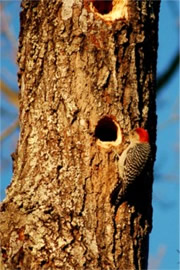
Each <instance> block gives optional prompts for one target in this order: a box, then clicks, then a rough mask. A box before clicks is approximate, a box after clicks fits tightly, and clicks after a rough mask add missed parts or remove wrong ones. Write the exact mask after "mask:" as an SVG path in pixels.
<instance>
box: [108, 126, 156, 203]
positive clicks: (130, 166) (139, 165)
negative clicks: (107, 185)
mask: <svg viewBox="0 0 180 270" xmlns="http://www.w3.org/2000/svg"><path fill="white" fill-rule="evenodd" d="M129 141H130V144H129V146H128V147H127V148H126V149H125V150H124V151H123V152H122V154H121V155H120V156H119V160H118V170H119V178H120V179H119V181H118V183H117V186H116V187H115V190H116V191H115V192H114V191H113V193H112V196H113V194H116V199H115V201H114V202H113V200H114V198H112V200H111V201H112V203H113V204H115V205H119V203H120V201H121V200H122V198H123V197H124V195H125V194H126V192H127V189H128V187H129V185H130V184H132V183H133V182H134V181H135V180H136V178H137V177H138V176H139V175H140V174H141V172H142V170H143V169H144V166H145V165H146V163H147V161H148V158H149V156H150V152H151V147H150V144H149V134H148V132H147V130H145V129H143V128H136V129H135V130H132V131H131V132H130V134H129ZM117 190H118V193H117Z"/></svg>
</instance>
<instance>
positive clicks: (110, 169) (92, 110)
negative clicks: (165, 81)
mask: <svg viewBox="0 0 180 270" xmlns="http://www.w3.org/2000/svg"><path fill="white" fill-rule="evenodd" d="M121 2H122V3H123V4H122V5H121V4H120V3H121ZM102 3H104V1H102ZM111 8H114V10H115V9H117V10H118V8H121V9H123V8H125V10H124V11H122V10H121V11H122V13H121V18H118V19H117V17H116V19H115V20H114V19H113V16H111V13H110V12H111V10H110V9H111ZM98 11H99V12H98ZM158 11H159V2H158V1H152V2H151V1H147V2H145V1H128V2H126V1H117V0H116V1H114V2H113V3H112V5H111V4H110V5H108V6H106V7H102V6H100V8H99V4H97V3H96V1H94V3H90V2H89V1H82V0H81V1H80V0H79V1H78V0H68V1H65V0H64V1H63V0H62V1H61V0H52V1H43V0H40V1H23V2H22V12H21V31H20V38H19V54H18V63H19V87H20V130H21V131H20V138H19V142H18V146H17V151H16V153H14V154H13V159H14V174H13V179H12V183H11V185H10V186H9V187H8V190H7V197H6V198H5V200H4V201H3V202H2V204H1V213H0V235H1V252H2V256H1V263H2V268H1V269H5V270H14V269H19V270H20V269H21V270H27V269H28V270H39V269H52V270H53V269H89V270H92V269H94V270H97V269H103V270H106V269H112V270H115V269H121V270H123V269H124V270H125V269H131V270H132V269H147V258H148V238H149V233H150V231H151V227H152V207H151V194H152V179H153V177H152V171H153V162H154V159H155V137H156V135H155V133H156V113H155V79H156V58H157V28H158V27H157V25H158ZM99 13H101V14H99ZM104 13H106V14H105V15H106V17H104V19H103V16H104ZM108 13H109V14H110V15H108ZM118 14H119V13H118ZM118 16H119V15H118ZM114 123H116V124H117V126H119V127H120V128H121V130H122V133H124V132H129V131H130V130H132V129H133V128H135V127H139V126H141V127H145V128H146V129H148V131H149V134H150V141H151V147H152V158H151V160H150V162H149V163H148V166H147V167H146V170H145V171H144V173H143V174H142V176H141V177H140V179H139V180H138V181H137V183H136V184H135V185H134V186H133V187H132V189H131V190H130V191H129V194H128V197H127V198H126V200H125V201H124V202H123V203H122V204H121V205H120V206H119V207H118V208H117V209H115V207H114V205H112V203H111V196H112V194H113V190H114V188H115V186H116V183H117V182H118V168H117V162H116V160H115V157H114V156H115V155H114V150H115V151H116V152H118V153H119V154H121V152H122V150H123V149H124V148H125V147H127V145H126V142H125V141H124V140H123V141H122V143H121V144H120V145H117V146H111V145H110V146H108V147H106V148H103V147H101V146H100V145H99V144H97V141H98V140H99V141H102V143H104V141H110V143H111V142H113V141H116V138H117V127H116V126H115V125H114Z"/></svg>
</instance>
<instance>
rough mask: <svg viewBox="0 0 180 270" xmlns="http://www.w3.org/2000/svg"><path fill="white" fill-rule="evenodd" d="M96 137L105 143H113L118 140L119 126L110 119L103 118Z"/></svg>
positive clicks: (99, 123)
mask: <svg viewBox="0 0 180 270" xmlns="http://www.w3.org/2000/svg"><path fill="white" fill-rule="evenodd" d="M95 137H96V138H98V139H99V140H100V141H103V142H112V141H116V139H117V126H116V124H115V123H114V121H113V120H112V119H111V118H110V117H107V116H105V117H103V118H102V119H101V120H99V122H98V124H97V126H96V129H95Z"/></svg>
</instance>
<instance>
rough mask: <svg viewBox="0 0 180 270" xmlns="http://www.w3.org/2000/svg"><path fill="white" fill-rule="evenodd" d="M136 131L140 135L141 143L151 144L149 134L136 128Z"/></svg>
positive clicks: (142, 129)
mask: <svg viewBox="0 0 180 270" xmlns="http://www.w3.org/2000/svg"><path fill="white" fill-rule="evenodd" d="M135 131H136V132H137V134H138V135H139V141H140V142H149V134H148V132H147V130H146V129H144V128H136V129H135Z"/></svg>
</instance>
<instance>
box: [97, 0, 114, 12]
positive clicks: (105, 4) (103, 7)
mask: <svg viewBox="0 0 180 270" xmlns="http://www.w3.org/2000/svg"><path fill="white" fill-rule="evenodd" d="M93 5H94V7H95V8H96V9H97V11H98V12H99V13H100V14H102V15H103V14H108V13H109V12H110V11H111V10H112V0H105V1H103V0H94V1H93Z"/></svg>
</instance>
